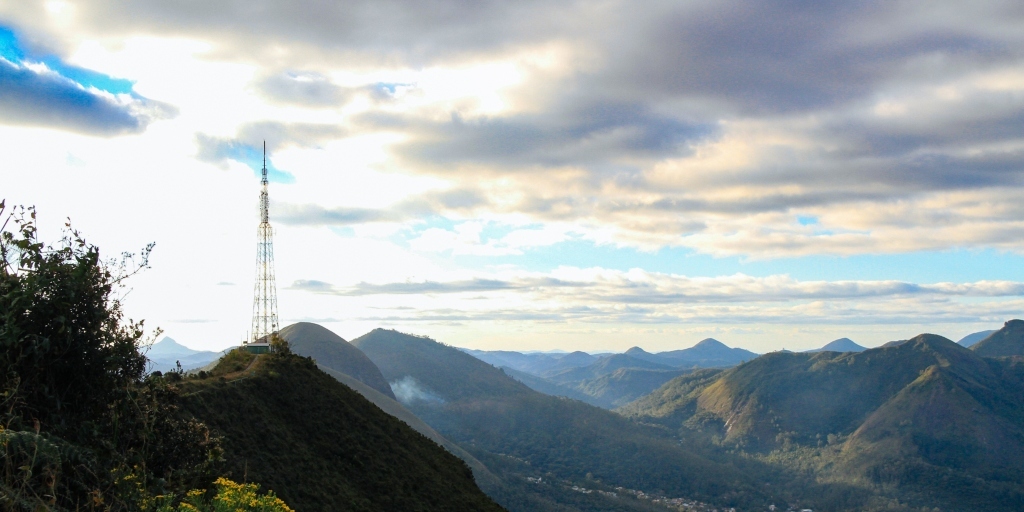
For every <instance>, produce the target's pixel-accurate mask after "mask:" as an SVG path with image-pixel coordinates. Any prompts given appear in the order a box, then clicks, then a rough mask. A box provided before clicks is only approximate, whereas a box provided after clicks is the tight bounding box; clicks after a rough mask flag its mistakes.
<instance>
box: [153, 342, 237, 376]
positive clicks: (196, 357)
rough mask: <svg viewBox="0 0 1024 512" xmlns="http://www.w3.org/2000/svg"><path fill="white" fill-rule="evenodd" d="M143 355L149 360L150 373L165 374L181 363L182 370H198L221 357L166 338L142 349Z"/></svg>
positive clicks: (217, 353)
mask: <svg viewBox="0 0 1024 512" xmlns="http://www.w3.org/2000/svg"><path fill="white" fill-rule="evenodd" d="M142 350H143V353H144V354H145V355H146V358H147V359H149V362H150V364H149V367H148V370H149V371H150V372H155V371H159V372H167V371H170V370H174V369H176V368H177V366H178V363H179V362H180V363H181V368H182V369H183V370H191V369H193V368H199V367H201V366H204V365H206V364H209V363H210V362H211V361H214V360H216V359H217V358H218V357H220V356H221V355H222V353H220V352H210V351H201V350H193V349H190V348H188V347H186V346H185V345H182V344H180V343H178V342H176V341H174V340H173V339H171V338H170V337H168V336H164V338H163V339H162V340H160V341H158V342H156V343H154V344H152V345H150V346H149V347H143V349H142Z"/></svg>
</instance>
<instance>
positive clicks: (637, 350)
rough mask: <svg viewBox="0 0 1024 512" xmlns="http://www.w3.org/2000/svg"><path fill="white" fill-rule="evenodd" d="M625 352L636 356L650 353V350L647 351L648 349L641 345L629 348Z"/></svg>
mask: <svg viewBox="0 0 1024 512" xmlns="http://www.w3.org/2000/svg"><path fill="white" fill-rule="evenodd" d="M625 354H626V355H627V356H635V355H637V354H650V352H648V351H646V350H644V349H642V348H640V347H633V348H630V349H629V350H627V351H626V352H625Z"/></svg>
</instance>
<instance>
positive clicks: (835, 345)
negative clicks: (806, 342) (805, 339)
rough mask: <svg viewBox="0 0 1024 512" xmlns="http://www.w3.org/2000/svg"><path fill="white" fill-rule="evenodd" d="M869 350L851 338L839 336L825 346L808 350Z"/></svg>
mask: <svg viewBox="0 0 1024 512" xmlns="http://www.w3.org/2000/svg"><path fill="white" fill-rule="evenodd" d="M865 350H867V348H866V347H862V346H860V345H858V344H856V343H854V342H853V340H851V339H850V338H839V339H838V340H833V341H830V342H828V343H827V344H826V345H825V346H824V347H821V348H816V349H814V350H808V351H807V352H863V351H865Z"/></svg>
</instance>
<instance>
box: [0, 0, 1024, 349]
mask: <svg viewBox="0 0 1024 512" xmlns="http://www.w3.org/2000/svg"><path fill="white" fill-rule="evenodd" d="M0 141H2V142H0V198H2V199H5V200H6V202H7V205H8V211H10V205H15V204H17V205H34V206H35V207H36V209H37V211H38V215H39V227H40V234H41V236H42V238H43V239H45V240H47V241H56V240H58V239H59V238H60V236H61V230H62V229H63V226H64V223H65V222H66V220H67V219H70V222H71V224H72V226H73V227H74V228H75V229H77V230H79V231H80V232H82V233H83V235H84V236H85V238H86V239H87V240H88V241H89V242H91V243H93V244H96V245H97V246H99V247H100V249H101V251H102V253H103V254H104V255H107V256H109V257H116V256H117V255H119V254H121V253H122V252H125V251H129V252H131V251H136V252H137V251H139V250H140V249H141V248H142V247H144V246H146V244H148V243H151V242H155V244H156V245H155V248H154V249H153V253H152V256H151V258H150V267H151V268H149V269H147V270H145V271H143V272H141V273H140V274H138V275H136V276H134V277H132V278H131V280H130V282H129V283H128V286H127V287H126V288H125V289H123V290H120V291H119V292H118V293H119V299H120V300H122V302H123V304H124V308H125V311H126V313H127V314H128V316H130V317H131V318H134V319H136V320H139V319H144V320H145V325H146V327H147V329H148V330H149V331H150V332H153V331H154V329H156V328H158V327H159V328H161V329H163V332H164V334H165V335H167V336H170V337H172V338H174V339H175V340H177V341H178V342H180V343H182V344H185V345H187V346H189V347H192V348H196V349H210V350H212V349H221V348H224V347H227V346H230V345H232V344H237V343H238V342H240V341H241V340H242V339H244V338H245V337H246V336H247V335H248V331H249V330H250V326H251V317H252V300H253V284H254V280H255V266H256V250H255V249H256V227H257V224H258V222H259V217H258V209H257V208H258V195H259V172H260V167H261V165H262V160H261V158H262V144H263V143H264V141H265V142H266V147H267V150H268V168H269V175H270V198H271V204H270V219H271V224H272V225H273V226H274V229H275V235H274V236H275V238H274V250H275V263H276V266H275V269H276V278H277V289H278V303H279V309H280V311H279V313H280V317H281V325H282V326H284V325H288V324H290V323H293V322H298V321H312V322H318V323H321V324H322V325H324V326H326V327H327V328H329V329H331V330H333V331H334V332H336V333H338V334H339V335H341V336H342V337H344V338H346V339H352V338H355V337H358V336H360V335H362V334H364V333H366V332H368V331H370V330H371V329H374V328H377V327H384V328H393V329H398V330H400V331H403V332H409V333H413V334H419V335H425V336H430V337H433V338H434V339H437V340H439V341H442V342H445V343H448V344H451V345H455V346H461V347H469V348H476V349H492V350H493V349H507V350H552V349H562V350H590V351H622V350H626V349H628V348H630V347H632V346H640V347H642V348H644V349H646V350H649V351H655V352H656V351H662V350H672V349H679V348H686V347H689V346H692V345H693V344H695V343H696V342H698V341H699V340H701V339H703V338H707V337H714V338H715V339H718V340H720V341H722V342H724V343H726V344H727V345H730V346H736V347H743V348H746V349H749V350H753V351H755V352H768V351H772V350H779V349H782V348H785V349H789V350H804V349H810V348H815V347H818V346H821V345H824V344H825V343H826V342H828V341H831V340H833V339H836V338H840V337H849V338H851V339H853V340H854V341H856V342H858V343H860V344H862V345H865V346H877V345H880V344H882V343H885V342H887V341H891V340H897V339H907V338H909V337H912V336H914V335H916V334H919V333H922V332H930V333H936V334H941V335H944V336H946V337H949V338H951V339H953V340H957V339H959V338H960V337H962V336H964V335H967V334H969V333H972V332H976V331H980V330H986V329H997V328H999V327H1001V326H1002V324H1003V322H1005V321H1006V320H1009V319H1011V318H1020V317H1022V316H1024V202H1022V201H1021V197H1024V4H1021V3H1020V2H1010V1H999V2H988V1H978V2H971V4H970V5H969V6H968V5H965V4H964V3H963V2H947V1H935V0H932V1H927V2H925V1H918V2H913V1H885V2H870V1H868V2H822V1H813V2H811V1H806V2H804V1H779V2H743V1H731V0H717V1H713V2H711V1H706V2H700V1H670V2H666V1H659V0H651V1H649V2H643V3H640V4H638V3H636V2H626V1H624V0H599V1H590V2H582V1H580V2H572V1H566V2H550V1H546V2H537V1H530V0H525V1H522V2H487V1H484V2H465V1H456V0H431V1H427V2H423V1H407V0H374V1H362V0H351V1H348V2H322V1H309V0H305V1H288V2H284V1H269V0H246V1H244V2H243V1H238V0H227V1H222V2H193V1H186V0H159V1H158V0H137V1H132V2H109V1H101V0H78V1H74V2H70V1H62V0H47V1H33V0H23V1H21V0H19V1H0Z"/></svg>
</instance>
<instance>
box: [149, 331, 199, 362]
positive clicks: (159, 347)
mask: <svg viewBox="0 0 1024 512" xmlns="http://www.w3.org/2000/svg"><path fill="white" fill-rule="evenodd" d="M199 352H201V351H199V350H193V349H191V348H188V347H186V346H185V345H182V344H181V343H178V342H177V341H174V339H173V338H171V337H170V336H164V338H163V339H162V340H160V341H158V342H156V343H154V344H152V345H150V346H149V349H148V350H147V352H146V355H147V356H149V357H151V358H153V357H167V356H189V355H192V354H198V353H199Z"/></svg>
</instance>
